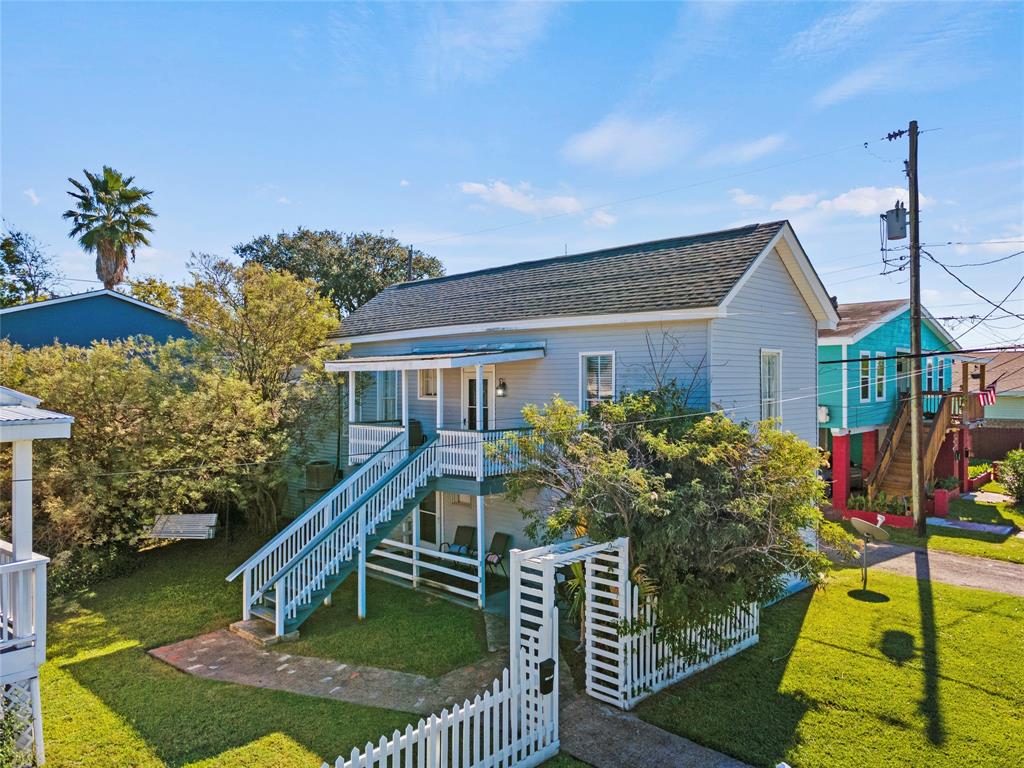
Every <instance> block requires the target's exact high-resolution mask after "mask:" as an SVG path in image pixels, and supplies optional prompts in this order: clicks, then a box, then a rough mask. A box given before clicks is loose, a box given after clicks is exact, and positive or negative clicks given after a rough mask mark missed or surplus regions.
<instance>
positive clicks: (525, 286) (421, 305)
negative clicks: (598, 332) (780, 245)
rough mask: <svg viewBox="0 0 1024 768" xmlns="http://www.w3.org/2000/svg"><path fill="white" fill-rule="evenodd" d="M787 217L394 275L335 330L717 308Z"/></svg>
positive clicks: (366, 331) (384, 329)
mask: <svg viewBox="0 0 1024 768" xmlns="http://www.w3.org/2000/svg"><path fill="white" fill-rule="evenodd" d="M784 224H785V222H784V221H775V222H771V223H768V224H751V225H749V226H745V227H738V228H736V229H727V230H722V231H719V232H708V233H704V234H698V235H687V236H685V237H674V238H671V239H668V240H655V241H652V242H647V243H638V244H636V245H627V246H622V247H619V248H609V249H606V250H601V251H592V252H590V253H580V254H576V255H572V256H560V257H557V258H553V259H542V260H540V261H524V262H520V263H518V264H511V265H509V266H505V267H493V268H491V269H482V270H479V271H476V272H466V273H464V274H461V275H451V276H449V277H441V278H436V279H434V280H422V281H418V282H411V283H401V284H399V285H395V286H392V287H390V288H387V289H385V290H384V291H382V292H381V293H380V294H378V295H377V296H376V297H374V298H373V299H372V300H370V301H369V302H367V303H366V304H364V305H363V306H362V307H360V308H359V309H357V310H356V311H355V312H353V313H352V314H351V315H349V316H348V317H346V318H345V319H344V320H342V324H341V331H340V335H341V336H346V337H347V336H361V335H365V334H372V333H388V332H392V331H405V330H411V329H414V328H432V327H437V326H446V325H462V324H466V323H485V322H486V323H490V322H502V321H506V322H507V321H512V320H530V319H537V318H543V317H562V316H577V315H578V316H583V315H600V314H619V313H625V312H657V311H666V310H677V309H694V308H698V307H714V306H717V305H718V304H720V303H721V301H722V300H723V299H724V298H725V296H726V294H728V293H729V290H730V289H731V288H732V287H733V286H734V285H735V284H736V282H737V281H738V280H739V279H740V277H741V276H742V275H743V273H744V272H745V271H746V270H747V268H748V267H750V265H751V264H752V263H753V262H754V260H755V259H756V258H757V256H758V255H759V254H760V253H761V252H762V251H763V250H764V249H765V247H766V246H767V245H768V243H769V242H771V240H772V238H773V237H775V235H776V234H778V232H779V230H780V229H781V228H782V226H783V225H784Z"/></svg>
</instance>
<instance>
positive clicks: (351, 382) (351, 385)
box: [346, 371, 356, 466]
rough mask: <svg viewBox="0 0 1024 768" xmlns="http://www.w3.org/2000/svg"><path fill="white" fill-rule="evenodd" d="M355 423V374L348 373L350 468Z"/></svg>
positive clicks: (350, 464)
mask: <svg viewBox="0 0 1024 768" xmlns="http://www.w3.org/2000/svg"><path fill="white" fill-rule="evenodd" d="M355 423H356V372H355V371H349V372H348V448H347V449H346V453H347V454H348V464H349V466H352V464H353V461H352V425H353V424H355Z"/></svg>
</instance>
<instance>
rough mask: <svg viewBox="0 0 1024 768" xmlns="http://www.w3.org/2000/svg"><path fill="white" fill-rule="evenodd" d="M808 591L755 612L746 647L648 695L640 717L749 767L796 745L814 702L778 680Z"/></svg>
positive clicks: (766, 762)
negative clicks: (755, 638)
mask: <svg viewBox="0 0 1024 768" xmlns="http://www.w3.org/2000/svg"><path fill="white" fill-rule="evenodd" d="M813 594H814V592H813V590H810V589H808V590H804V591H803V592H800V593H798V594H796V595H793V596H791V597H788V598H786V599H785V600H783V601H781V602H779V603H777V604H776V605H774V606H772V607H771V608H769V609H766V610H764V611H762V613H761V628H760V632H759V634H760V641H759V643H758V644H757V645H755V646H753V647H752V648H750V649H748V650H746V651H743V652H742V653H740V654H738V655H736V656H734V657H732V658H730V659H727V660H726V661H723V662H721V663H719V664H716V665H715V666H713V667H711V668H710V669H708V670H706V671H704V672H701V673H700V674H698V675H695V676H694V677H692V678H690V679H688V680H685V681H683V682H682V683H680V684H678V685H675V686H673V687H672V688H669V689H668V690H666V691H663V692H662V693H660V694H658V695H656V696H653V697H651V698H650V699H648V700H647V701H646V702H644V703H643V704H641V705H640V707H639V708H638V710H637V711H638V714H639V715H640V716H641V717H642V718H643V719H644V720H646V721H648V722H650V723H653V724H654V725H657V726H659V727H661V728H664V729H665V730H668V731H671V732H673V733H676V734H679V735H680V736H684V737H686V738H690V739H692V740H694V741H696V742H698V743H700V744H703V745H704V746H707V747H710V748H712V749H717V750H719V751H721V752H725V753H727V754H731V755H733V756H734V757H737V758H739V759H740V760H743V761H745V762H748V763H752V764H755V765H775V764H777V763H778V762H779V761H780V760H783V759H785V757H786V755H787V754H788V753H790V752H791V751H792V750H793V749H794V748H795V747H796V746H797V745H798V743H799V736H798V733H797V728H798V726H799V724H800V722H801V720H803V718H804V717H805V715H806V714H807V713H808V712H809V711H812V710H814V709H817V707H818V703H817V701H816V700H815V699H814V698H812V697H810V696H806V695H802V694H800V693H796V694H794V693H788V692H783V690H782V688H783V686H782V679H783V677H784V675H785V674H786V668H787V665H788V663H789V659H790V656H791V654H792V652H793V650H794V648H795V647H796V643H797V640H798V638H799V637H800V632H801V628H802V627H803V623H804V619H805V617H806V614H807V611H808V608H809V606H810V603H811V598H812V597H813Z"/></svg>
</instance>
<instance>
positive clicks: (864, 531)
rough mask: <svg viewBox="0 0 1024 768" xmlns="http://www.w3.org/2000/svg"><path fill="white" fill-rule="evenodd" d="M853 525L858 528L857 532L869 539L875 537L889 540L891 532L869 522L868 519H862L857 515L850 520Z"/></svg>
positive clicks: (875, 538) (876, 539) (879, 539)
mask: <svg viewBox="0 0 1024 768" xmlns="http://www.w3.org/2000/svg"><path fill="white" fill-rule="evenodd" d="M850 522H851V523H852V524H853V527H854V528H856V529H857V533H859V534H860V535H861V536H863V537H864V538H865V539H866V540H867V541H871V539H874V540H875V541H888V540H889V532H888V531H887V530H885V528H882V527H881V526H878V525H875V524H874V523H869V522H868V521H867V520H861V519H860V518H859V517H855V518H853V519H852V520H851V521H850Z"/></svg>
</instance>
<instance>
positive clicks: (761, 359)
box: [757, 348, 782, 422]
mask: <svg viewBox="0 0 1024 768" xmlns="http://www.w3.org/2000/svg"><path fill="white" fill-rule="evenodd" d="M765 355H775V356H776V357H778V359H779V365H778V391H777V392H776V393H775V394H776V402H775V406H776V410H777V411H778V413H776V414H775V415H774V416H769V415H766V414H765V405H766V404H767V403H768V398H766V397H765V396H764V395H765V386H764V385H765V381H764V358H765ZM757 362H758V368H757V378H758V386H757V392H758V395H759V399H760V401H761V421H764V420H766V419H775V420H776V421H779V422H781V421H782V350H781V349H768V348H762V349H761V353H760V355H758V357H757Z"/></svg>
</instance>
